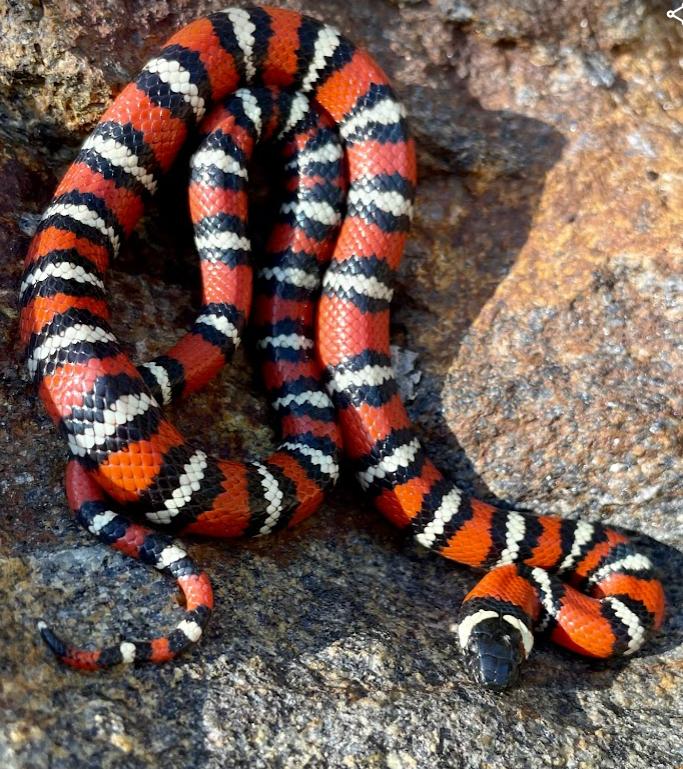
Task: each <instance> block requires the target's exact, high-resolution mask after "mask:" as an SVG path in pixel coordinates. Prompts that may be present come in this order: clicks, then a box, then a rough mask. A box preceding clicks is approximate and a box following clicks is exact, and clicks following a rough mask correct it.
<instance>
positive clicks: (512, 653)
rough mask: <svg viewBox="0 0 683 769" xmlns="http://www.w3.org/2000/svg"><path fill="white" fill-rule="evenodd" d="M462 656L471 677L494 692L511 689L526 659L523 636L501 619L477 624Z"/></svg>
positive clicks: (497, 618)
mask: <svg viewBox="0 0 683 769" xmlns="http://www.w3.org/2000/svg"><path fill="white" fill-rule="evenodd" d="M464 654H465V664H466V665H467V668H468V670H469V671H470V673H471V675H472V676H473V677H474V678H475V680H476V681H478V682H479V683H480V684H482V686H485V687H487V688H488V689H492V690H493V691H503V690H504V689H507V688H508V687H510V686H512V685H513V684H514V683H515V682H516V681H517V679H518V678H519V666H520V665H521V664H522V662H523V661H524V659H525V658H526V655H525V652H524V644H523V641H522V634H521V633H520V631H519V630H517V628H515V627H513V626H512V625H510V623H508V622H506V621H505V620H503V619H502V618H501V617H494V618H490V619H485V620H482V621H481V622H478V623H477V624H476V625H475V626H474V627H473V628H472V632H471V633H470V636H469V639H468V640H467V644H466V646H465V648H464Z"/></svg>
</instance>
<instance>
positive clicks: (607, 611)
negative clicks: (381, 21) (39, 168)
mask: <svg viewBox="0 0 683 769" xmlns="http://www.w3.org/2000/svg"><path fill="white" fill-rule="evenodd" d="M197 134H199V135H200V139H201V143H200V144H199V146H198V149H197V150H196V152H195V154H194V156H193V159H192V162H191V165H192V172H191V174H192V175H191V181H190V209H191V215H192V220H193V224H194V228H195V242H196V246H197V251H198V253H199V257H200V266H201V276H202V283H203V300H202V301H203V304H202V307H201V309H200V312H199V315H198V317H197V320H196V322H195V324H194V325H193V326H192V328H191V330H190V331H189V332H188V334H187V335H186V336H185V337H184V338H183V339H182V340H181V341H180V342H179V343H178V344H177V345H176V346H175V347H174V348H173V349H172V350H170V351H169V352H168V353H167V354H166V355H164V356H161V357H159V358H157V359H155V360H154V361H150V362H149V363H146V364H143V365H142V366H140V367H139V368H136V366H135V365H134V364H133V363H132V362H131V360H130V359H129V358H128V356H127V355H126V354H125V353H124V352H123V350H122V349H121V346H120V345H119V342H118V340H117V339H116V337H115V335H114V333H113V332H112V329H111V326H110V316H109V310H108V305H107V300H106V294H105V287H104V276H105V272H106V268H107V264H108V263H109V261H110V260H111V259H112V258H114V257H116V255H117V253H118V252H119V250H120V248H121V245H122V243H123V242H124V241H125V239H126V238H127V237H128V235H129V234H130V233H131V231H132V230H133V228H134V227H135V225H136V223H137V221H138V220H139V218H140V216H141V215H142V213H143V211H144V209H145V205H146V204H147V202H148V201H149V199H150V198H151V197H152V196H153V195H154V193H155V192H156V189H157V187H158V185H159V183H160V182H161V180H162V178H163V175H164V174H165V173H166V172H167V171H168V169H169V168H170V167H171V165H172V164H173V162H174V159H175V158H176V156H177V155H178V153H179V151H180V150H181V148H182V147H183V146H184V145H185V143H186V142H187V141H189V140H190V139H191V138H192V137H195V139H194V140H195V141H196V136H197ZM259 139H263V140H265V141H271V142H273V143H274V144H276V145H279V146H280V150H281V152H282V153H283V155H284V161H285V171H284V177H283V179H284V180H283V201H284V202H283V203H282V205H281V207H280V210H279V213H278V215H277V220H276V221H275V223H274V226H273V232H272V233H271V236H270V239H269V241H268V245H267V247H266V249H265V251H266V253H265V255H264V256H263V257H261V258H260V261H259V267H258V270H257V271H256V275H255V277H254V279H253V280H254V307H253V309H252V308H251V304H252V285H251V284H252V272H251V270H252V267H251V244H250V240H249V237H248V231H247V200H246V196H247V181H248V170H247V165H248V161H249V157H250V155H251V151H252V149H253V145H254V143H255V142H256V141H257V140H259ZM346 185H348V191H346V192H345V187H346ZM415 185H416V164H415V150H414V145H413V142H412V140H411V138H410V137H409V134H408V131H407V126H406V116H405V112H404V109H403V107H402V106H401V104H400V103H399V102H398V101H397V99H396V97H395V95H394V93H393V91H392V89H391V86H390V84H389V83H388V81H387V78H386V76H385V75H384V73H383V72H382V71H381V69H380V68H379V67H378V66H377V64H376V63H375V62H374V61H373V59H372V58H371V57H370V56H369V55H368V54H367V53H366V52H365V51H363V50H360V49H358V48H356V47H355V46H354V45H353V44H352V43H350V42H349V41H348V40H347V39H345V38H344V37H343V36H342V35H341V34H340V33H339V32H338V31H336V30H335V29H334V28H333V27H330V26H327V25H325V24H323V23H321V22H319V21H317V20H315V19H313V18H309V17H307V16H303V15H300V14H298V13H296V12H293V11H290V10H285V9H281V8H268V7H249V8H230V9H227V10H225V11H223V12H219V13H214V14H211V15H209V16H207V17H205V18H201V19H198V20H196V21H194V22H192V23H190V24H188V25H187V26H186V27H184V28H183V29H181V30H180V31H179V32H177V33H176V34H175V35H173V37H171V38H170V40H169V41H168V42H167V44H166V45H165V46H164V47H163V48H162V49H161V51H160V52H159V53H158V54H157V55H156V56H155V57H154V58H153V59H151V60H150V61H149V62H147V64H146V65H145V67H144V68H143V70H142V72H141V73H140V75H139V77H138V78H137V80H135V81H134V82H133V83H131V84H129V85H128V86H127V87H126V88H125V89H124V90H123V91H122V92H121V93H120V94H119V96H118V97H117V98H116V99H115V100H114V102H113V103H112V105H111V106H110V107H109V108H108V109H107V111H106V112H105V114H104V115H103V117H102V119H101V121H100V123H99V124H98V125H97V127H96V128H95V130H94V131H93V133H92V135H91V136H90V137H89V138H88V139H87V140H86V142H85V144H84V145H83V147H82V149H81V151H80V153H79V155H78V157H77V158H76V160H75V162H74V163H73V164H72V165H71V167H70V168H69V169H68V170H67V172H66V174H65V176H64V178H63V179H62V181H61V183H60V184H59V187H58V189H57V190H56V192H55V195H54V197H53V199H52V201H51V202H50V204H49V206H48V208H47V210H46V211H45V213H44V215H43V217H42V219H41V222H40V225H39V227H38V231H37V233H36V235H35V237H34V239H33V241H32V243H31V246H30V249H29V252H28V256H27V259H26V265H25V272H24V277H23V282H22V289H21V336H22V343H23V344H24V345H25V347H26V351H27V361H28V367H29V371H30V373H31V376H32V377H33V379H34V380H35V383H36V385H37V387H38V390H39V393H40V396H41V398H42V400H43V402H44V404H45V407H46V409H47V411H48V412H49V414H50V416H51V417H52V418H53V420H54V421H55V423H56V424H57V426H58V429H59V432H60V433H61V434H62V435H63V436H64V437H65V438H66V440H67V442H68V445H69V449H70V452H71V455H72V459H71V461H70V463H69V466H68V469H67V493H68V498H69V503H70V506H71V508H72V509H73V510H74V512H75V514H76V516H77V518H78V520H79V521H80V522H81V523H82V524H83V525H84V526H86V528H88V529H89V530H90V531H91V532H92V533H93V534H95V535H96V536H97V537H99V538H100V539H101V540H102V541H104V542H107V543H108V544H110V545H113V546H114V547H116V548H118V549H119V550H121V551H123V552H125V553H128V554H129V555H131V556H133V557H137V558H140V559H141V560H143V561H145V562H146V563H150V564H153V565H155V566H156V567H157V568H159V569H161V570H163V571H165V572H167V573H169V574H171V575H173V576H174V577H176V579H177V580H178V582H179V585H180V587H181V588H182V590H183V591H184V593H185V596H186V605H185V607H184V614H183V619H182V621H181V622H180V623H179V624H178V626H177V627H176V628H175V629H174V630H173V631H172V632H171V633H170V634H168V635H167V636H162V637H160V638H156V639H154V640H152V641H128V640H124V641H121V642H118V643H114V644H112V645H110V646H107V647H105V648H102V649H95V650H90V651H88V650H83V649H79V648H76V647H74V646H71V645H69V644H67V643H65V642H63V641H62V640H61V639H59V638H58V637H57V636H56V635H55V634H54V633H53V632H52V631H51V630H50V629H49V628H47V627H46V626H45V625H44V624H41V630H42V633H43V637H44V638H45V640H46V641H47V642H48V644H49V645H50V646H51V647H52V649H53V651H55V653H56V654H57V656H58V657H59V658H60V659H61V660H62V661H63V662H65V663H67V664H69V665H72V666H74V667H77V668H85V669H96V668H102V667H107V666H110V665H114V664H118V663H121V662H139V661H144V660H149V661H153V662H159V661H162V660H167V659H170V658H172V657H174V656H176V655H177V654H178V653H179V652H180V651H182V650H183V649H185V648H187V647H188V646H190V645H191V644H193V643H194V642H196V641H197V640H198V639H199V638H200V637H201V635H202V632H203V630H204V627H205V625H206V622H207V621H208V618H209V616H210V613H211V608H212V603H213V597H212V592H211V586H210V583H209V580H208V578H207V576H206V574H204V573H203V572H201V571H200V570H198V569H197V568H196V567H195V566H194V564H193V563H192V561H191V560H190V559H189V557H188V556H187V554H186V553H185V551H184V550H183V548H182V546H181V545H180V543H178V542H177V541H176V540H174V539H173V536H172V535H174V534H177V533H191V534H199V535H206V536H211V537H236V536H242V535H252V536H253V535H260V534H267V533H269V532H271V531H275V530H277V529H279V528H283V527H285V526H290V525H293V524H295V523H296V522H298V521H300V520H301V519H303V518H305V517H306V516H308V515H310V514H311V513H312V512H313V511H314V510H315V509H316V507H317V506H318V505H319V504H320V502H321V500H322V498H323V495H324V493H325V492H326V490H327V489H328V488H329V487H331V486H332V485H333V484H334V482H335V481H336V479H337V476H338V472H339V463H338V453H339V451H340V449H341V447H342V446H343V451H344V454H345V456H346V458H347V460H348V462H349V464H350V465H351V466H352V467H353V469H354V470H355V474H356V477H357V479H358V481H359V483H360V486H361V487H362V489H363V490H364V492H365V494H366V495H368V497H369V498H370V499H371V500H372V502H373V504H374V505H375V507H376V508H377V509H378V510H379V511H380V512H382V513H383V514H384V515H385V516H386V517H387V518H388V519H389V520H390V521H391V522H392V523H394V524H395V525H397V526H399V527H401V528H404V529H409V530H410V531H411V532H412V534H413V535H414V536H415V538H416V540H417V541H418V542H419V543H420V544H421V545H423V546H424V547H426V548H429V549H431V550H433V551H435V552H437V553H439V554H440V555H443V556H445V557H446V558H450V559H453V560H454V561H457V562H458V563H461V564H464V565H467V566H470V567H474V568H477V569H483V570H485V571H486V574H485V576H484V577H483V579H482V580H481V581H480V582H479V583H478V584H477V586H476V587H475V588H474V589H473V590H472V591H471V592H470V593H469V594H468V595H467V596H466V598H465V600H464V602H463V606H462V609H461V613H460V617H459V626H458V635H459V640H460V644H461V646H462V648H463V651H464V655H465V660H466V663H467V665H468V667H469V669H470V670H471V672H472V674H473V675H474V677H475V678H476V679H477V680H478V681H480V682H481V683H483V684H484V685H486V686H488V687H491V688H493V689H502V688H505V687H506V686H508V685H510V684H511V683H512V682H513V681H514V680H515V679H516V678H517V675H518V670H519V666H520V664H521V662H522V661H523V660H524V659H525V658H526V657H528V655H529V653H530V651H531V649H532V646H533V643H534V633H535V632H537V631H541V630H545V631H546V632H547V633H549V635H550V638H551V639H552V640H553V641H555V642H557V643H559V644H561V645H563V646H565V647H567V648H569V649H571V650H573V651H575V652H578V653H580V654H584V655H587V656H591V657H600V658H603V657H611V656H615V655H630V654H632V653H634V652H635V651H637V650H638V649H639V648H640V647H641V645H642V644H643V643H644V641H645V639H646V636H647V634H648V632H649V631H651V630H653V629H656V628H658V627H659V626H660V625H661V623H662V621H663V615H664V594H663V589H662V585H661V583H660V581H659V580H658V579H657V577H656V575H655V571H654V569H653V566H652V564H651V562H650V561H649V559H648V558H647V557H646V556H645V555H643V554H641V553H638V552H637V551H636V550H635V549H634V547H633V545H632V544H631V543H630V542H629V541H628V539H627V538H626V537H625V536H624V535H622V534H621V533H618V532H616V531H614V530H612V529H609V528H606V527H604V526H601V525H599V524H597V523H588V522H585V521H579V520H565V519H561V518H557V517H551V516H535V515H531V514H527V513H520V512H516V511H509V510H502V509H498V508H496V507H494V506H492V505H490V504H487V503H484V502H482V501H479V500H477V499H474V498H472V497H470V496H468V495H466V494H464V493H463V492H462V491H460V490H459V489H458V488H457V487H456V486H455V485H454V484H453V483H452V482H450V481H448V480H446V479H445V478H444V476H443V475H442V474H441V473H440V472H439V470H438V469H437V468H436V467H435V465H434V464H433V463H432V461H431V460H430V459H429V458H428V456H427V455H426V453H425V452H424V450H423V448H422V446H421V444H420V441H419V439H418V437H417V435H416V433H415V431H414V428H413V426H412V424H411V422H410V419H409V417H408V415H407V413H406V410H405V408H404V406H403V403H402V402H401V398H400V395H399V391H398V385H397V381H396V378H395V376H394V373H393V370H392V367H391V360H390V354H389V308H390V303H391V299H392V281H393V279H394V276H395V274H396V271H397V269H398V267H399V262H400V259H401V255H402V252H403V247H404V242H405V239H406V235H407V233H408V230H409V226H410V220H411V215H412V209H413V198H414V193H415ZM344 193H345V198H344ZM318 296H319V298H318ZM250 311H251V320H252V323H253V324H254V326H255V336H256V338H257V343H256V346H257V349H258V353H259V359H260V365H261V372H262V376H263V379H264V381H265V384H266V388H267V390H268V395H269V398H270V400H271V403H272V405H273V409H274V413H275V415H276V416H277V419H278V424H279V429H280V432H281V435H282V441H281V443H280V444H279V445H278V447H277V449H276V450H275V452H274V453H272V454H271V455H270V456H268V457H267V458H265V459H263V460H262V461H258V462H256V461H250V462H239V461H234V460H224V459H219V458H217V457H213V456H210V455H209V454H207V453H206V452H204V451H202V450H201V448H198V447H196V446H195V445H193V444H190V443H189V442H188V441H186V439H185V438H184V437H183V436H182V435H181V434H180V433H179V432H178V431H177V430H176V429H175V428H174V427H173V425H172V424H171V423H170V422H169V421H168V419H167V418H166V416H165V414H164V411H163V405H164V404H165V403H168V402H170V401H171V400H172V399H173V398H175V397H180V396H184V395H187V394H189V393H190V392H192V391H193V390H195V389H197V388H199V387H201V386H203V385H204V384H205V383H206V382H207V381H208V380H209V379H210V378H211V377H212V376H214V375H215V373H216V372H217V371H218V370H219V369H220V367H221V366H222V365H223V364H224V363H225V361H226V360H227V359H228V357H229V356H230V354H231V352H232V351H233V349H234V348H235V346H236V345H237V344H238V343H239V340H240V337H241V334H242V331H243V328H244V324H245V322H246V319H247V317H248V316H249V313H250ZM114 503H119V504H126V505H133V507H134V509H136V510H138V511H141V513H142V514H143V515H144V516H145V517H146V519H147V520H148V521H149V522H150V523H151V524H152V525H153V526H154V529H151V528H148V527H146V526H143V525H141V524H138V523H133V522H131V521H130V520H129V519H128V518H127V517H125V515H124V514H122V513H120V512H115V511H114V510H113V509H111V508H112V505H113V504H114ZM158 530H161V533H160V532H159V531H158Z"/></svg>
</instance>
